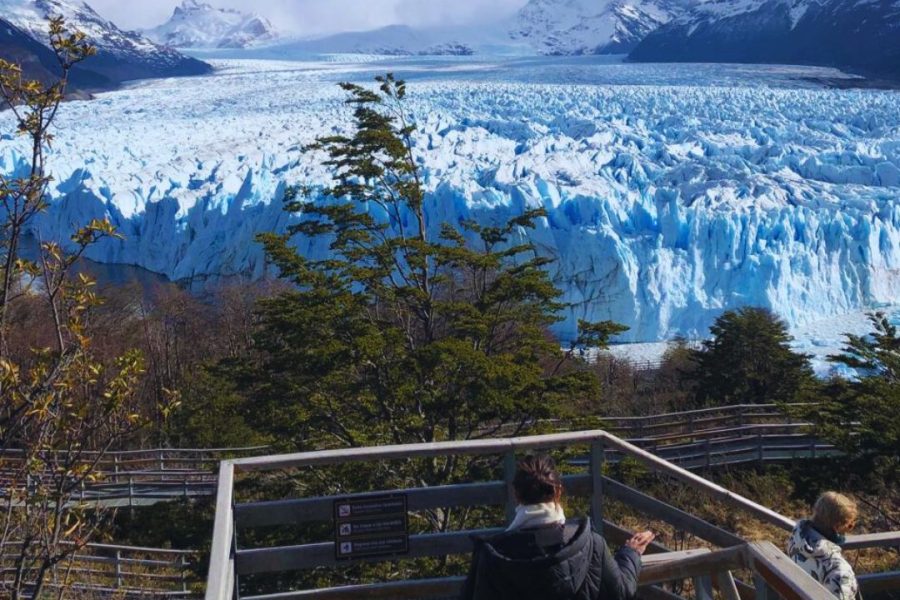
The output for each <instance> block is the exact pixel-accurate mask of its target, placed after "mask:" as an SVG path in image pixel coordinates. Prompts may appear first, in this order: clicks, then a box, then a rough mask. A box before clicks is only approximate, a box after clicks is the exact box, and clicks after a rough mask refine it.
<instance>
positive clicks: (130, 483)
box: [128, 475, 134, 508]
mask: <svg viewBox="0 0 900 600" xmlns="http://www.w3.org/2000/svg"><path fill="white" fill-rule="evenodd" d="M128 508H134V477H132V476H131V475H129V476H128Z"/></svg>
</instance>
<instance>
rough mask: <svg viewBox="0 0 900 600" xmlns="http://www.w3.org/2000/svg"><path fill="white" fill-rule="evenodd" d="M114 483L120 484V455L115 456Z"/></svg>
mask: <svg viewBox="0 0 900 600" xmlns="http://www.w3.org/2000/svg"><path fill="white" fill-rule="evenodd" d="M113 482H115V483H119V455H118V454H113Z"/></svg>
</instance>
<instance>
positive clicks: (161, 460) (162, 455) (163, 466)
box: [159, 450, 166, 481]
mask: <svg viewBox="0 0 900 600" xmlns="http://www.w3.org/2000/svg"><path fill="white" fill-rule="evenodd" d="M165 470H166V455H165V453H163V451H162V450H160V451H159V472H160V478H161V479H162V480H163V481H165V479H166V476H165V474H164V473H163V471H165Z"/></svg>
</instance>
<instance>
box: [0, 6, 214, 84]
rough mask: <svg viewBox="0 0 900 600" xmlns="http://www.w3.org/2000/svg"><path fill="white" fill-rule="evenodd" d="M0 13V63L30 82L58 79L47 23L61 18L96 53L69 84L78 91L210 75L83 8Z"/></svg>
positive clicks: (15, 9) (207, 69) (207, 68)
mask: <svg viewBox="0 0 900 600" xmlns="http://www.w3.org/2000/svg"><path fill="white" fill-rule="evenodd" d="M0 10H2V12H0V15H2V16H0V23H2V24H3V28H4V29H5V30H6V31H7V32H8V37H7V44H6V45H5V46H0V49H2V51H0V57H3V58H6V59H7V60H10V59H11V60H13V61H14V62H19V63H22V64H23V65H24V66H25V67H26V72H25V74H26V76H28V77H36V78H38V79H41V80H48V78H51V77H56V76H58V73H59V69H58V65H57V64H56V60H55V57H54V56H53V52H52V50H51V48H50V33H49V20H48V18H49V17H51V16H61V17H63V18H64V19H65V21H66V26H67V27H68V28H69V29H70V30H72V31H80V32H82V33H84V34H85V35H86V37H87V40H88V41H89V42H90V43H91V44H93V45H94V46H95V47H96V48H97V54H96V55H95V56H92V57H89V58H87V59H86V60H85V61H83V62H82V63H80V64H79V65H78V66H77V67H76V69H75V70H74V71H73V79H72V84H73V86H74V87H75V88H77V89H81V90H103V89H111V88H115V87H116V86H117V85H119V84H121V83H122V82H124V81H129V80H133V79H147V78H156V77H177V76H188V75H202V74H206V73H209V72H211V71H212V67H210V66H209V65H208V64H206V63H204V62H202V61H199V60H197V59H194V58H189V57H186V56H184V55H182V54H181V53H179V52H177V51H175V50H173V49H171V48H163V47H161V46H158V45H156V44H154V43H153V42H151V41H150V40H148V39H147V38H145V37H143V36H141V35H140V34H139V33H137V32H133V31H124V30H122V29H120V28H119V27H117V26H116V25H115V24H114V23H112V22H111V21H108V20H106V19H104V18H103V17H101V16H100V15H99V14H97V12H96V11H94V10H93V9H92V8H91V7H90V6H89V5H88V4H87V3H84V2H74V1H71V0H0ZM29 40H30V41H29ZM35 44H37V45H35Z"/></svg>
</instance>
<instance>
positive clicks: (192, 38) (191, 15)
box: [145, 0, 279, 48]
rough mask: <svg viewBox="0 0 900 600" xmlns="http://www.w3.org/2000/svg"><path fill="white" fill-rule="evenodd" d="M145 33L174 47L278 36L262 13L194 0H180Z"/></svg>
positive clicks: (239, 43)
mask: <svg viewBox="0 0 900 600" xmlns="http://www.w3.org/2000/svg"><path fill="white" fill-rule="evenodd" d="M145 33H146V34H147V37H149V38H150V39H152V40H153V41H155V42H157V43H159V44H163V45H166V46H173V47H175V48H246V47H248V46H254V45H258V44H263V43H267V42H273V41H275V40H277V39H278V37H279V34H278V32H277V31H276V29H275V27H274V26H273V25H272V23H270V22H269V20H268V19H266V18H265V17H263V16H260V15H257V14H247V13H243V12H241V11H238V10H229V9H224V8H216V7H214V6H211V5H209V4H205V3H203V2H198V1H197V0H184V2H182V3H181V5H180V6H178V7H176V8H175V12H174V13H173V14H172V17H171V18H170V19H169V20H168V21H166V22H165V23H163V24H162V25H160V26H159V27H155V28H153V29H148V30H147V31H146V32H145Z"/></svg>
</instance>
